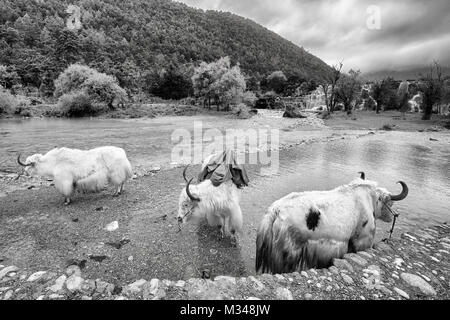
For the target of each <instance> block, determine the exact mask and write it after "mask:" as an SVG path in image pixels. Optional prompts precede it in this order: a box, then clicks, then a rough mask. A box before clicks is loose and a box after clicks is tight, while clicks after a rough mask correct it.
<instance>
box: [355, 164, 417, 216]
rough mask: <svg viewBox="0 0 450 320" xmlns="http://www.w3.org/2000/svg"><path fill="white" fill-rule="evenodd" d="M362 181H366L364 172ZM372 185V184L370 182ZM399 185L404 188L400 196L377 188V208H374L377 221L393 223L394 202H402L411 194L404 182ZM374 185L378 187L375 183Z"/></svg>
mask: <svg viewBox="0 0 450 320" xmlns="http://www.w3.org/2000/svg"><path fill="white" fill-rule="evenodd" d="M360 174H361V179H362V180H364V181H366V180H365V178H366V175H365V173H364V172H360ZM369 183H370V182H369ZM398 183H399V184H401V186H402V192H401V193H400V194H397V195H396V194H392V193H391V192H389V191H388V190H387V189H385V188H380V187H376V188H375V196H376V201H375V208H374V217H375V218H376V219H380V220H381V221H384V222H392V219H393V217H394V212H393V210H392V206H393V205H394V202H397V201H402V200H404V199H406V197H407V196H408V193H409V189H408V186H407V185H406V183H404V182H403V181H399V182H398ZM373 185H376V184H375V183H373Z"/></svg>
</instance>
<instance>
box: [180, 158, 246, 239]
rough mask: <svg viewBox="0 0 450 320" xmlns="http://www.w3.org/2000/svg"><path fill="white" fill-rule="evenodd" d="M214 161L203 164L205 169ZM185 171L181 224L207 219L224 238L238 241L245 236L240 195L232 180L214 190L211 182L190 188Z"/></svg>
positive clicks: (181, 198) (181, 195) (181, 202)
mask: <svg viewBox="0 0 450 320" xmlns="http://www.w3.org/2000/svg"><path fill="white" fill-rule="evenodd" d="M209 159H211V157H208V158H207V159H206V160H205V162H204V164H203V168H205V166H206V164H207V163H208V161H209ZM187 168H188V167H186V168H185V169H184V171H183V177H184V180H185V181H186V188H183V190H182V191H181V194H180V198H179V203H178V224H179V225H181V224H183V223H186V222H194V223H198V222H200V221H201V220H204V219H206V220H207V221H208V224H209V225H210V226H212V227H218V228H219V230H220V232H221V235H222V237H223V236H224V235H229V234H231V236H232V237H233V238H235V236H236V233H241V232H242V224H243V218H242V211H241V207H240V205H239V198H240V193H239V189H238V187H237V186H236V185H235V184H234V183H233V181H232V180H229V181H226V182H224V183H222V184H221V185H220V186H218V187H215V186H214V185H213V183H212V181H211V180H210V179H206V180H205V181H203V182H201V183H200V184H198V185H191V183H192V180H193V179H191V180H190V181H188V180H187V178H186V170H187Z"/></svg>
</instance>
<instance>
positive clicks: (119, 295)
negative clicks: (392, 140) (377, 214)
mask: <svg viewBox="0 0 450 320" xmlns="http://www.w3.org/2000/svg"><path fill="white" fill-rule="evenodd" d="M3 259H4V258H3V257H1V256H0V300H63V299H69V300H72V299H76V300H131V299H133V300H134V299H145V300H179V299H188V300H204V299H218V300H220V299H227V300H258V299H264V300H273V299H275V300H293V299H294V300H306V299H312V300H322V299H338V300H347V299H357V300H373V299H375V300H400V299H412V300H423V299H433V300H447V299H449V298H450V226H449V225H448V224H446V223H444V224H441V225H438V226H434V227H430V228H426V229H422V230H418V231H416V232H414V233H412V232H409V233H404V234H403V235H402V236H401V237H400V238H398V239H392V240H390V241H389V242H387V243H385V242H381V243H379V244H377V245H375V247H374V248H373V249H370V250H368V251H366V252H360V253H358V254H348V255H346V256H344V257H343V259H336V260H335V261H334V265H333V266H332V267H330V268H329V269H322V270H314V269H311V270H308V271H303V272H301V273H298V272H295V273H292V274H284V275H268V274H263V275H260V276H256V277H253V276H250V277H247V278H232V277H227V276H220V277H216V278H215V279H214V280H211V279H206V278H207V275H205V279H190V280H188V281H182V280H180V281H169V280H160V279H141V280H137V281H135V282H133V283H130V284H123V285H122V286H120V285H114V284H111V283H108V282H105V281H102V280H101V279H85V278H84V277H83V273H82V266H80V265H77V264H76V263H75V264H73V265H70V266H68V267H67V269H66V270H65V273H64V274H57V273H54V272H50V271H46V270H24V269H20V268H17V267H16V266H12V265H9V266H6V265H2V263H3Z"/></svg>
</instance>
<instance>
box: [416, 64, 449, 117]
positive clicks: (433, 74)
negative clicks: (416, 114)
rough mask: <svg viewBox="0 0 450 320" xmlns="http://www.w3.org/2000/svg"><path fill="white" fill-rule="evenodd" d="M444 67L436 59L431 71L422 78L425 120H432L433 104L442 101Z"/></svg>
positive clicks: (421, 87)
mask: <svg viewBox="0 0 450 320" xmlns="http://www.w3.org/2000/svg"><path fill="white" fill-rule="evenodd" d="M443 84H444V81H443V79H442V67H441V65H440V64H439V63H438V62H437V61H434V62H433V64H432V65H431V67H430V71H429V73H428V74H427V75H426V76H425V77H423V78H422V83H421V85H420V89H421V91H422V92H423V106H424V115H423V118H422V119H423V120H430V119H431V115H432V114H433V106H434V105H435V104H437V103H439V102H440V101H441V98H442V94H443Z"/></svg>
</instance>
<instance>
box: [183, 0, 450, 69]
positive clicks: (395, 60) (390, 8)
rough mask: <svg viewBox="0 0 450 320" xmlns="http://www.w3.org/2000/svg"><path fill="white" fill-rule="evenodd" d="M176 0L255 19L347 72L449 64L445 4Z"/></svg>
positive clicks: (448, 8)
mask: <svg viewBox="0 0 450 320" xmlns="http://www.w3.org/2000/svg"><path fill="white" fill-rule="evenodd" d="M179 1H181V2H184V3H186V4H188V5H190V6H193V7H197V8H202V9H214V10H221V11H230V12H233V13H236V14H238V15H241V16H244V17H247V18H250V19H252V20H255V21H256V22H258V23H260V24H262V25H263V26H265V27H266V28H268V29H270V30H272V31H275V32H276V33H278V34H280V35H281V36H283V37H284V38H286V39H288V40H290V41H292V42H294V43H295V44H297V45H300V46H303V47H304V48H305V49H306V50H308V51H309V52H311V53H313V54H315V55H317V56H318V57H319V58H321V59H323V60H324V61H325V62H327V63H328V64H335V63H337V62H338V61H341V60H343V61H344V65H345V69H347V70H348V69H349V68H356V69H360V70H361V71H363V72H369V71H377V70H386V69H392V70H403V69H408V68H411V67H416V66H423V65H424V64H426V65H428V64H429V63H431V62H432V61H433V60H438V61H439V62H441V64H443V65H444V66H450V0H395V1H394V0H390V1H387V0H179Z"/></svg>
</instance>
